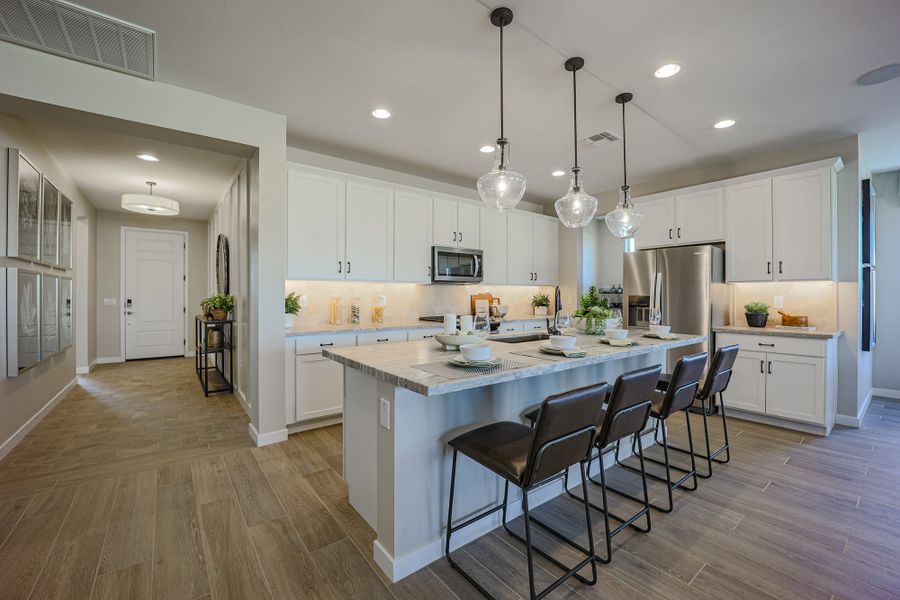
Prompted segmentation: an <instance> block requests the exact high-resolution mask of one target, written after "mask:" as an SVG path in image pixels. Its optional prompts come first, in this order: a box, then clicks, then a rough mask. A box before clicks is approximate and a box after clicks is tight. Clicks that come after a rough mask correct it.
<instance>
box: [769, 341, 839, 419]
mask: <svg viewBox="0 0 900 600" xmlns="http://www.w3.org/2000/svg"><path fill="white" fill-rule="evenodd" d="M766 356H767V360H768V362H767V364H766V371H767V373H768V378H767V379H766V414H769V415H773V416H776V417H783V418H785V419H793V420H795V421H804V422H806V423H816V424H818V425H824V424H825V360H824V359H822V358H814V357H811V356H792V355H787V354H767V355H766Z"/></svg>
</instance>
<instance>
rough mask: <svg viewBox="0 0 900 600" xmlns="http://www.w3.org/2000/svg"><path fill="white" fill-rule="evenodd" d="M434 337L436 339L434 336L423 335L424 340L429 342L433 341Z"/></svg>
mask: <svg viewBox="0 0 900 600" xmlns="http://www.w3.org/2000/svg"><path fill="white" fill-rule="evenodd" d="M433 337H434V336H433V335H423V336H422V339H423V340H428V339H431V338H433Z"/></svg>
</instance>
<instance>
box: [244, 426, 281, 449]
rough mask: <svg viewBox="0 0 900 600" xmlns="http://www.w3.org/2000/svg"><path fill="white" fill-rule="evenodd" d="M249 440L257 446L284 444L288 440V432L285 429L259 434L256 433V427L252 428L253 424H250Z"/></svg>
mask: <svg viewBox="0 0 900 600" xmlns="http://www.w3.org/2000/svg"><path fill="white" fill-rule="evenodd" d="M250 439H252V440H253V443H254V444H256V445H257V446H268V445H269V444H277V443H279V442H286V441H287V439H288V430H287V429H286V428H285V429H277V430H275V431H268V432H266V433H262V434H261V433H259V432H258V431H256V427H254V426H253V423H250Z"/></svg>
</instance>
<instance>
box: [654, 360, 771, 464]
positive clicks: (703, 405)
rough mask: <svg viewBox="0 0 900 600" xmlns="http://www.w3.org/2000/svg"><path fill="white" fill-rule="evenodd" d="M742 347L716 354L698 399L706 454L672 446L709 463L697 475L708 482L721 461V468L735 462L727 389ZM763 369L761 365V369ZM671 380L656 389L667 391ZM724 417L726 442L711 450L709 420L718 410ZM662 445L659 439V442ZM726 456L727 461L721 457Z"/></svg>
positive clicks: (664, 378) (662, 381) (723, 429)
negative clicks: (730, 435)
mask: <svg viewBox="0 0 900 600" xmlns="http://www.w3.org/2000/svg"><path fill="white" fill-rule="evenodd" d="M739 349H740V347H739V346H738V345H737V344H734V345H731V346H725V347H724V348H719V349H718V350H716V353H715V354H714V355H713V360H712V364H711V365H710V367H709V370H708V371H707V372H706V379H705V380H704V381H703V387H702V388H700V391H699V392H698V393H697V400H698V401H699V402H700V414H701V415H703V436H704V438H705V439H706V454H702V453H700V452H692V451H691V450H690V449H688V448H679V447H678V446H671V445H670V446H669V450H675V451H676V452H681V453H684V454H687V453H689V452H690V453H691V454H693V455H694V456H696V457H698V458H702V459H704V460H705V461H706V473H702V472H700V471H698V472H697V475H698V476H699V477H702V478H703V479H708V478H709V477H711V476H712V464H713V462H717V463H719V464H720V465H724V464H726V463H727V462H728V461H730V460H731V446H730V445H729V443H728V422H727V420H726V418H725V390H727V389H728V382H729V381H731V370H732V368H733V367H734V361H735V359H736V358H737V354H738V350H739ZM761 368H762V366H760V369H761ZM670 379H671V377H670V376H669V375H668V374H665V375H663V376H662V377H660V380H659V383H658V384H657V386H656V388H657V389H658V390H662V391H665V390H666V389H667V388H668V386H669V380H670ZM716 396H718V406H717V405H716ZM717 410H718V411H719V414H720V415H721V416H722V433H723V435H724V436H725V440H724V442H723V444H722V446H721V447H719V448H718V449H717V450H715V451H710V447H709V417H711V416H712V415H714V414H716V411H717ZM656 443H657V444H659V443H660V441H659V439H656ZM723 452H724V453H725V459H724V460H723V459H721V458H718V456H719V455H720V454H722V453H723Z"/></svg>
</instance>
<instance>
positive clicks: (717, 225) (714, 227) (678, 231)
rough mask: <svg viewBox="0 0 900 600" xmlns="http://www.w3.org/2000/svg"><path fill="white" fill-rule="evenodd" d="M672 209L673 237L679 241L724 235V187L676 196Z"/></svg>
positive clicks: (707, 239)
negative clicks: (673, 213)
mask: <svg viewBox="0 0 900 600" xmlns="http://www.w3.org/2000/svg"><path fill="white" fill-rule="evenodd" d="M675 213H676V214H675V223H676V227H675V240H676V241H677V242H678V243H679V244H697V243H699V242H721V241H722V240H724V239H725V190H724V188H716V189H712V190H704V191H702V192H693V193H691V194H683V195H680V196H676V197H675Z"/></svg>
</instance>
